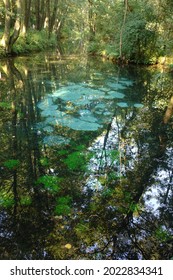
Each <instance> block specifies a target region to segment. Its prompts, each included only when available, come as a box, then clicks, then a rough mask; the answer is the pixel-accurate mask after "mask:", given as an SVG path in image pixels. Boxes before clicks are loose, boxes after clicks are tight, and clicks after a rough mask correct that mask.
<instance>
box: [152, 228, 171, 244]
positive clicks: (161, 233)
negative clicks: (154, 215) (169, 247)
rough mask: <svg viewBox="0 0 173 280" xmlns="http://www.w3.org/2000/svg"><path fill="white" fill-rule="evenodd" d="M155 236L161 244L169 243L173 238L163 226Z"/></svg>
mask: <svg viewBox="0 0 173 280" xmlns="http://www.w3.org/2000/svg"><path fill="white" fill-rule="evenodd" d="M155 235H156V237H157V238H158V239H159V240H160V241H161V242H164V241H167V240H169V239H170V237H171V236H170V234H169V233H168V231H167V230H166V229H163V228H162V227H161V226H160V227H159V228H158V229H157V230H156V232H155Z"/></svg>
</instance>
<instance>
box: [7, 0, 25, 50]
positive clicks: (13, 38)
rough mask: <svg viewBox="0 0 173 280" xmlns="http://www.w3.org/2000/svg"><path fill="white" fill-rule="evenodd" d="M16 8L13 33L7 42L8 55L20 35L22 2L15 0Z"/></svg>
mask: <svg viewBox="0 0 173 280" xmlns="http://www.w3.org/2000/svg"><path fill="white" fill-rule="evenodd" d="M16 8H17V14H16V21H15V24H14V31H13V33H12V35H11V36H10V41H9V45H8V53H11V52H12V47H13V45H14V43H15V42H16V40H17V39H18V37H19V35H20V29H21V18H22V0H16Z"/></svg>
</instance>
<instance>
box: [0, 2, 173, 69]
mask: <svg viewBox="0 0 173 280" xmlns="http://www.w3.org/2000/svg"><path fill="white" fill-rule="evenodd" d="M172 14H173V2H172V1H171V0H79V1H77V0H70V1H66V0H38V1H33V0H29V1H27V0H16V1H14V0H4V1H2V0H1V1H0V37H1V39H0V55H1V56H4V55H6V56H7V55H13V54H20V53H29V52H32V51H39V50H45V49H47V48H52V47H53V46H54V47H56V45H57V42H62V41H64V40H66V42H67V44H68V45H70V44H73V43H74V42H75V43H76V44H78V45H85V49H86V51H87V52H88V53H91V54H97V55H101V56H104V57H106V58H108V59H111V60H114V61H123V62H126V63H127V62H133V63H136V64H156V63H158V62H160V63H165V60H166V58H167V57H170V56H171V55H172V48H173V33H172V28H173V23H172ZM168 61H169V60H168ZM169 64H171V62H170V61H169Z"/></svg>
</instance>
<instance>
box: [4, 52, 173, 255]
mask: <svg viewBox="0 0 173 280" xmlns="http://www.w3.org/2000/svg"><path fill="white" fill-rule="evenodd" d="M0 71H1V79H0V90H1V92H0V109H1V110H0V143H1V149H0V239H1V242H0V257H1V259H171V258H172V257H173V255H172V245H173V236H172V234H173V231H172V221H173V219H172V214H173V204H172V202H173V199H172V198H173V196H172V154H173V150H172V138H173V133H172V112H173V109H172V107H173V106H172V103H171V100H172V99H171V97H172V89H171V88H172V76H171V74H169V73H166V71H160V70H156V69H152V68H151V69H147V68H142V67H135V66H123V67H120V66H118V65H114V64H112V63H111V62H108V61H101V60H100V59H96V58H90V57H85V56H72V55H71V56H62V57H60V56H57V55H56V53H51V54H50V53H42V54H37V55H34V56H33V57H20V58H15V59H9V60H3V61H1V63H0Z"/></svg>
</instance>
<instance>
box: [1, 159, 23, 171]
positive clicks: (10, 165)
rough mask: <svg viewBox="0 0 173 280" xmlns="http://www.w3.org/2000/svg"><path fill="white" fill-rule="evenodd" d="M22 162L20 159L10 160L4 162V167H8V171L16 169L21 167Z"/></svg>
mask: <svg viewBox="0 0 173 280" xmlns="http://www.w3.org/2000/svg"><path fill="white" fill-rule="evenodd" d="M19 164H20V161H19V160H18V159H9V160H7V161H5V162H4V166H5V167H7V168H8V169H12V170H14V169H16V168H18V167H19Z"/></svg>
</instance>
